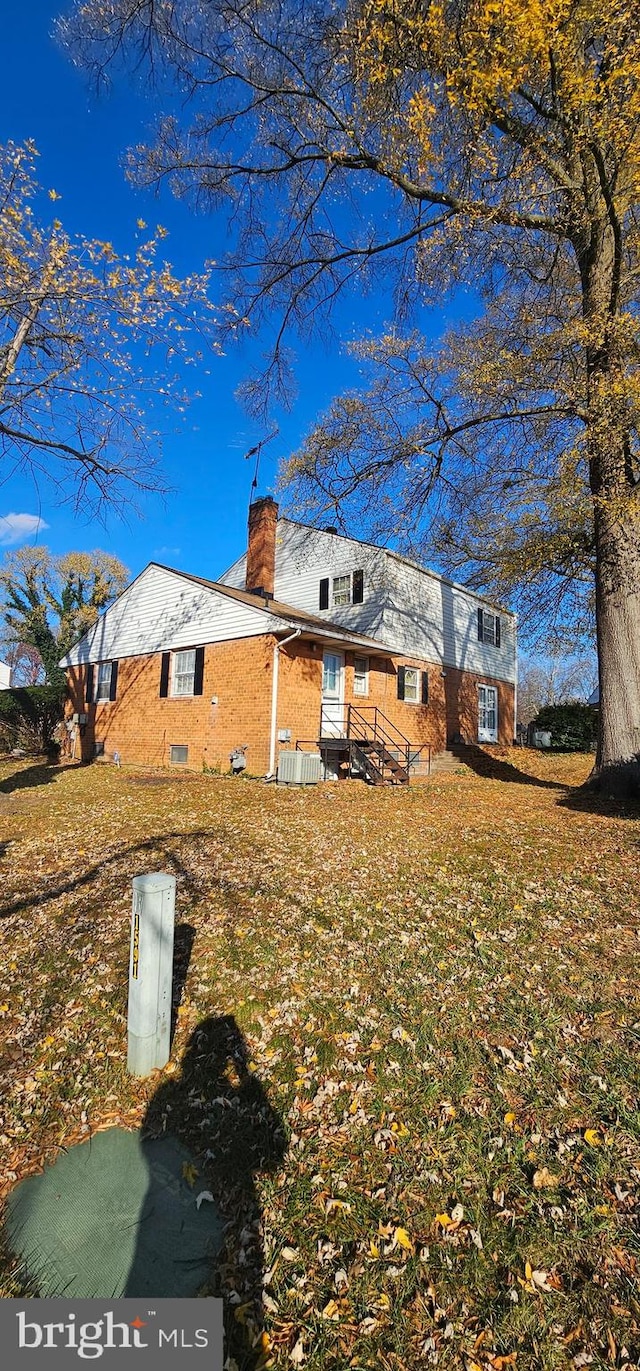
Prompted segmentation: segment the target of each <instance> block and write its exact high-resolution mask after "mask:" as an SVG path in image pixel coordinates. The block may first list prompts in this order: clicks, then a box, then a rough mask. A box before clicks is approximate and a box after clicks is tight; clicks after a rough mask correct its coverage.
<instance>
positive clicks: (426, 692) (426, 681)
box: [422, 671, 429, 705]
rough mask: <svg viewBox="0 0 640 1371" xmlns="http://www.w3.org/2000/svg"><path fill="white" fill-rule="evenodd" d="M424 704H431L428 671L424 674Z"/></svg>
mask: <svg viewBox="0 0 640 1371" xmlns="http://www.w3.org/2000/svg"><path fill="white" fill-rule="evenodd" d="M422 703H423V705H428V703H429V673H428V672H427V671H423V672H422Z"/></svg>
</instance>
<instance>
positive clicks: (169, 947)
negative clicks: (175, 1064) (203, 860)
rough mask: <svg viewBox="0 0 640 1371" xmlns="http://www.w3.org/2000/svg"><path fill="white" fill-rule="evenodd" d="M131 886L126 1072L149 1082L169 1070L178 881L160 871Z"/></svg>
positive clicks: (137, 877) (142, 878)
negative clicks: (156, 1073)
mask: <svg viewBox="0 0 640 1371" xmlns="http://www.w3.org/2000/svg"><path fill="white" fill-rule="evenodd" d="M132 884H133V907H132V910H131V951H130V954H129V1015H128V1020H127V1032H128V1040H127V1049H128V1050H127V1069H128V1070H129V1072H130V1073H131V1075H132V1076H148V1075H149V1072H150V1071H153V1070H154V1069H155V1068H156V1067H162V1066H166V1064H167V1062H168V1060H169V1053H170V1047H171V989H172V980H173V927H174V921H175V908H176V878H175V876H167V875H166V874H165V873H164V872H162V871H156V872H153V873H152V874H151V875H149V876H134V879H133V882H132Z"/></svg>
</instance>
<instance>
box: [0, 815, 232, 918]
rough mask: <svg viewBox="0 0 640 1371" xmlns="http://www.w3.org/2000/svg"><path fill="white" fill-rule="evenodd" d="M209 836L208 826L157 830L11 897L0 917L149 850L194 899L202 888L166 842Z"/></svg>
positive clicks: (72, 887) (45, 901) (42, 901)
mask: <svg viewBox="0 0 640 1371" xmlns="http://www.w3.org/2000/svg"><path fill="white" fill-rule="evenodd" d="M211 836H212V835H211V830H210V829H196V830H188V829H187V830H186V831H184V832H182V831H181V830H179V831H176V832H172V833H159V834H157V835H154V836H153V837H151V838H147V839H146V840H145V841H144V842H142V843H133V844H132V845H131V846H129V847H121V848H118V850H117V852H113V853H112V854H111V856H110V857H107V858H105V859H104V861H101V862H96V863H95V864H94V865H93V866H89V867H87V870H86V871H84V872H83V873H82V875H81V876H75V877H73V878H68V879H66V880H62V881H59V882H58V884H57V885H47V886H45V887H44V889H42V890H38V891H34V892H33V894H31V893H30V894H29V895H25V896H24V897H21V898H20V899H17V900H11V901H10V902H9V903H8V904H5V905H2V904H0V918H1V919H7V918H9V917H10V915H12V914H25V913H28V911H29V910H30V909H34V908H35V907H36V906H41V905H44V904H48V902H49V901H50V900H57V899H59V898H60V896H61V895H70V894H72V893H73V892H75V891H79V890H82V889H83V888H84V887H86V886H90V885H91V884H92V882H93V881H95V880H96V879H97V878H98V876H104V874H105V872H107V871H108V870H109V867H111V866H116V865H117V864H118V863H119V862H122V861H125V860H127V859H128V858H131V859H134V858H139V859H140V860H142V859H143V858H144V857H145V856H146V855H147V854H150V853H153V854H154V859H155V861H156V862H162V863H163V866H162V870H167V871H168V872H169V873H170V874H171V875H173V876H176V877H177V879H178V880H179V881H181V888H182V889H183V890H185V891H186V893H187V894H188V895H190V896H192V897H193V898H197V897H198V896H199V895H200V894H201V887H200V885H199V883H198V881H197V880H196V879H194V877H193V876H192V873H191V871H190V870H189V868H188V867H187V866H185V865H184V863H183V861H182V860H181V859H180V857H179V856H178V854H177V852H176V851H175V849H171V848H169V847H168V846H167V844H169V843H174V842H181V841H184V840H187V839H188V840H190V841H191V842H197V841H199V840H204V839H207V840H210V839H211ZM158 869H160V868H159V867H157V866H156V870H158ZM139 874H140V873H139V871H136V870H135V869H132V871H131V875H132V876H134V875H139Z"/></svg>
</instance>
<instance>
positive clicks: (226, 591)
mask: <svg viewBox="0 0 640 1371" xmlns="http://www.w3.org/2000/svg"><path fill="white" fill-rule="evenodd" d="M61 665H62V666H64V667H66V668H67V673H68V682H69V703H68V712H69V713H70V714H76V715H77V716H78V717H79V718H80V720H81V721H82V725H83V726H82V730H81V731H82V755H83V757H84V758H85V759H89V758H91V757H93V756H94V755H96V752H99V751H102V750H105V751H107V752H116V751H117V752H118V753H119V754H120V756H121V758H122V760H123V761H124V762H143V763H149V764H153V765H157V766H166V765H170V764H177V765H187V766H189V767H191V768H195V769H201V768H202V767H203V766H208V767H212V768H215V769H222V770H225V771H226V770H227V769H228V767H229V756H230V753H231V752H232V751H233V750H234V749H236V748H239V747H243V746H246V748H247V766H248V770H249V771H251V772H253V773H254V774H269V773H273V771H274V769H275V767H276V765H277V757H278V750H279V748H280V747H286V748H295V747H296V744H299V745H301V746H302V745H303V746H304V747H305V748H306V749H308V750H316V751H317V750H318V745H319V744H321V751H322V752H323V753H324V754H325V761H326V762H327V764H328V768H329V771H330V772H331V771H333V772H334V774H335V773H337V771H338V770H339V768H340V767H342V770H343V772H344V770H346V768H347V764H348V763H351V764H354V763H355V765H356V767H357V769H359V770H361V771H363V772H365V773H366V774H368V775H369V776H370V778H371V779H376V778H377V777H376V774H375V773H376V769H378V770H382V771H386V778H387V779H393V778H394V777H393V775H392V774H391V772H390V771H389V768H392V766H393V758H394V757H395V758H396V761H397V760H398V759H400V760H401V761H403V763H404V764H406V762H407V760H408V759H409V760H411V759H413V760H414V761H418V760H420V759H421V760H422V762H423V763H424V761H425V759H426V758H427V757H428V755H429V750H431V752H439V751H441V750H442V749H444V748H445V747H446V745H447V742H448V741H452V740H456V741H459V740H460V738H462V739H464V740H465V741H467V742H475V741H480V742H500V743H511V742H512V741H513V734H514V696H515V685H516V624H515V616H514V615H512V614H510V613H508V612H507V611H506V610H503V609H497V608H496V607H495V606H493V605H491V604H489V602H488V601H487V600H485V599H483V598H482V597H481V596H479V595H476V594H475V593H474V592H473V591H470V590H467V589H465V588H464V587H462V586H458V585H455V584H454V583H453V582H452V581H449V580H447V579H446V578H444V577H442V576H438V575H436V574H435V573H434V572H431V571H426V570H424V569H423V568H421V567H419V566H417V565H416V564H415V563H413V562H410V561H408V560H407V559H406V558H403V557H400V556H398V555H397V554H396V553H394V552H389V551H387V550H386V549H384V548H379V547H375V546H374V545H372V544H370V543H363V542H360V541H356V540H355V539H352V538H346V537H343V536H342V535H341V534H339V533H337V531H336V530H335V529H325V530H318V529H312V528H308V527H306V526H305V525H302V524H298V523H295V522H293V521H292V520H290V519H284V518H283V519H279V518H278V507H277V505H276V503H275V501H274V500H272V499H271V498H269V497H267V498H265V499H261V500H256V501H255V502H254V504H252V505H251V508H250V512H249V546H248V550H247V553H246V554H245V555H244V556H243V557H242V558H240V560H239V561H238V562H236V563H235V564H234V566H232V567H231V568H230V570H229V571H227V572H226V573H225V574H224V575H223V576H222V577H221V579H220V580H219V581H217V582H215V581H208V580H205V579H203V578H202V577H198V576H192V575H188V574H187V573H185V572H181V571H174V570H172V569H170V568H169V567H165V566H160V565H158V564H157V563H154V562H152V563H150V565H149V566H148V567H146V568H145V570H144V571H143V572H142V573H141V574H140V576H138V577H137V579H136V580H135V581H134V582H133V583H132V585H130V586H129V588H128V589H127V590H126V591H125V592H124V593H123V594H122V595H121V596H120V597H119V599H118V600H116V602H115V603H114V604H113V605H111V606H110V608H109V609H107V610H106V611H105V613H104V614H103V615H102V616H101V618H100V619H99V620H98V622H97V623H96V624H95V625H94V626H93V628H92V629H91V630H90V631H89V632H88V633H86V634H85V636H84V637H83V638H82V639H81V640H80V642H79V643H77V644H76V646H75V647H74V648H72V649H71V651H70V652H69V653H68V654H67V656H66V657H65V658H64V659H63V661H62V663H61ZM85 715H86V722H85V721H84V720H83V717H82V716H85ZM351 744H353V750H350V747H351ZM408 748H409V754H408V753H407V749H408ZM385 751H386V754H387V755H386V758H385V756H384V755H383V753H384V752H385ZM356 754H357V755H356ZM423 769H424V768H423ZM395 779H405V778H404V777H400V776H396V777H395Z"/></svg>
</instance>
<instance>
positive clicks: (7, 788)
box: [0, 761, 61, 795]
mask: <svg viewBox="0 0 640 1371" xmlns="http://www.w3.org/2000/svg"><path fill="white" fill-rule="evenodd" d="M60 770H61V768H60V767H59V765H58V763H57V762H46V761H40V762H36V763H35V764H34V765H33V766H25V767H22V768H21V769H20V770H17V771H14V772H13V775H11V776H5V779H4V780H3V781H0V795H11V794H12V792H13V791H14V790H29V789H32V788H33V787H34V786H40V785H49V783H50V782H51V781H55V779H56V777H57V776H59V775H60Z"/></svg>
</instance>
